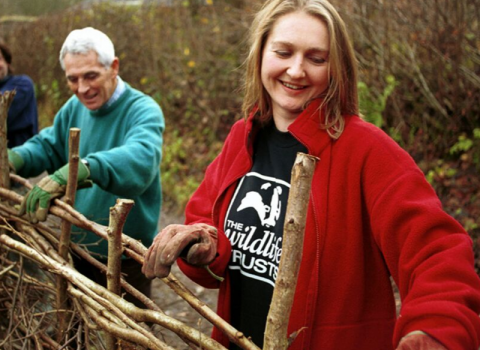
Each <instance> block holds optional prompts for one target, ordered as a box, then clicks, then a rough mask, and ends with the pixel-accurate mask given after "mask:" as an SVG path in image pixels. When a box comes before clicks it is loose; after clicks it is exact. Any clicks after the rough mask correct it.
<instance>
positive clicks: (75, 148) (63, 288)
mask: <svg viewBox="0 0 480 350" xmlns="http://www.w3.org/2000/svg"><path fill="white" fill-rule="evenodd" d="M79 145H80V129H78V128H71V129H70V135H69V140H68V163H69V168H68V170H69V171H68V181H67V188H66V192H65V198H64V201H65V202H66V203H67V204H69V205H70V206H73V204H74V203H75V194H76V192H77V178H78V162H79V160H80V156H79ZM71 229H72V224H71V223H70V222H68V221H67V220H62V222H61V224H60V230H61V232H60V240H59V243H58V254H59V255H60V256H61V257H62V258H63V259H64V260H65V261H68V249H69V246H70V234H71ZM67 286H68V285H67V280H65V279H64V278H63V277H60V276H58V277H57V310H59V312H58V334H57V342H58V343H60V344H62V340H63V339H64V338H65V332H66V331H67V327H68V322H67V313H66V312H64V310H67V309H68V303H67V301H68V295H67Z"/></svg>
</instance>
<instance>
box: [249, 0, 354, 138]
mask: <svg viewBox="0 0 480 350" xmlns="http://www.w3.org/2000/svg"><path fill="white" fill-rule="evenodd" d="M296 11H303V12H305V13H307V14H309V15H312V16H314V17H316V18H318V19H320V20H321V21H323V22H324V23H325V24H326V26H327V28H328V33H329V38H330V53H329V72H330V82H329V86H328V88H327V90H326V91H325V93H324V95H323V96H322V98H323V102H322V107H321V108H320V109H323V110H324V111H325V124H324V125H323V127H324V128H325V129H326V130H327V132H328V134H329V135H330V136H331V137H332V138H334V139H337V138H338V137H340V135H341V134H342V132H343V129H344V126H345V120H344V117H343V116H344V115H351V114H358V93H357V61H356V58H355V53H354V50H353V47H352V44H351V42H350V38H349V36H348V33H347V30H346V27H345V23H344V22H343V20H342V18H341V17H340V15H339V14H338V12H337V11H336V10H335V8H334V7H333V6H332V5H331V4H330V3H329V2H328V1H326V0H267V1H266V2H265V4H264V5H263V6H262V8H261V9H260V11H259V12H258V13H257V14H256V16H255V19H254V21H253V23H252V27H251V29H250V37H249V38H250V51H249V53H248V56H247V59H246V61H245V65H246V70H245V77H244V101H243V106H242V111H243V115H244V116H245V117H247V116H248V115H249V113H251V111H252V110H253V109H254V108H256V109H257V112H256V118H257V119H258V120H259V121H260V122H262V123H265V122H267V121H268V120H270V119H271V118H272V106H271V101H270V97H269V95H268V93H267V91H266V90H265V89H264V87H263V84H262V80H261V66H262V54H263V49H264V45H265V42H266V41H267V38H268V36H269V34H270V32H271V31H272V28H273V25H274V24H275V22H276V21H277V20H278V19H279V18H280V17H282V16H284V15H286V14H288V13H292V12H296Z"/></svg>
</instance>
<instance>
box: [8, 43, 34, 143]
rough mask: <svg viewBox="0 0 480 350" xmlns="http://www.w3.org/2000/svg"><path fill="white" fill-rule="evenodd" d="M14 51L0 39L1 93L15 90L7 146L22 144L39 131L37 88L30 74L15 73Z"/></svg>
mask: <svg viewBox="0 0 480 350" xmlns="http://www.w3.org/2000/svg"><path fill="white" fill-rule="evenodd" d="M12 61H13V57H12V53H11V51H10V48H9V47H8V46H7V45H6V44H5V43H4V42H2V41H0V93H2V94H3V93H5V92H6V91H15V96H14V98H13V101H12V104H11V105H10V107H9V109H8V117H7V147H8V148H12V147H16V146H20V145H22V144H23V143H24V142H25V141H27V140H28V139H29V138H31V137H32V136H34V135H36V134H37V133H38V112H37V100H36V98H35V88H34V85H33V81H32V79H30V77H29V76H27V75H23V74H19V75H14V74H13V68H12Z"/></svg>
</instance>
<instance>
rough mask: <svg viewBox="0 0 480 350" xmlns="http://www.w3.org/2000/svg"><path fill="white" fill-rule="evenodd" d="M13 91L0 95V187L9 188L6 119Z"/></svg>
mask: <svg viewBox="0 0 480 350" xmlns="http://www.w3.org/2000/svg"><path fill="white" fill-rule="evenodd" d="M15 93H16V92H15V90H14V91H5V92H4V93H3V94H2V93H0V187H3V188H10V175H9V174H10V169H9V166H8V146H7V145H8V140H7V118H8V109H9V108H10V105H11V104H12V101H13V99H14V97H15Z"/></svg>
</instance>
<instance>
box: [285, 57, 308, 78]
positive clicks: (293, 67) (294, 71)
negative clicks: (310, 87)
mask: <svg viewBox="0 0 480 350" xmlns="http://www.w3.org/2000/svg"><path fill="white" fill-rule="evenodd" d="M287 74H288V75H289V76H290V77H291V78H294V79H301V78H304V77H305V69H304V67H303V59H302V58H301V57H293V59H292V61H291V64H290V67H289V68H288V69H287Z"/></svg>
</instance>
